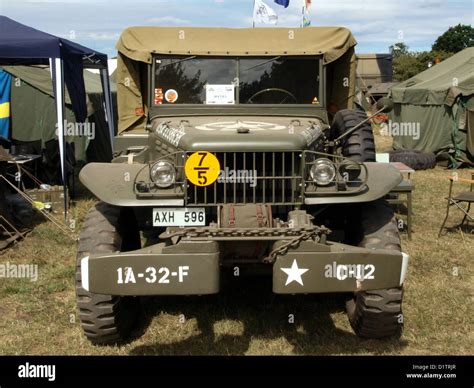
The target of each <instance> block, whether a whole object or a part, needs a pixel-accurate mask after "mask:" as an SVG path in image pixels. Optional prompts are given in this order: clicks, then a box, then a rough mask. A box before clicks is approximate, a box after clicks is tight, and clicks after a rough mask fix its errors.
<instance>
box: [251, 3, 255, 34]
mask: <svg viewBox="0 0 474 388" xmlns="http://www.w3.org/2000/svg"><path fill="white" fill-rule="evenodd" d="M252 19H253V23H252V28H255V0H253V10H252Z"/></svg>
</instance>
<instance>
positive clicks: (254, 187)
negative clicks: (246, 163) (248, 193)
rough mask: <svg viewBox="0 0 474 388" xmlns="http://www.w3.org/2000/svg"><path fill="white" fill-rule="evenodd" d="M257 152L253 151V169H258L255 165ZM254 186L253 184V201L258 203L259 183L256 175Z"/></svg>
mask: <svg viewBox="0 0 474 388" xmlns="http://www.w3.org/2000/svg"><path fill="white" fill-rule="evenodd" d="M255 162H256V161H255V152H253V153H252V171H256V170H257V168H256V166H255ZM254 179H255V181H254V186H253V188H252V189H253V195H252V203H257V185H258V179H257V177H254Z"/></svg>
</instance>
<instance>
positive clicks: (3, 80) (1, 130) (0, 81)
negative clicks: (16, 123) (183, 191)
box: [0, 69, 12, 139]
mask: <svg viewBox="0 0 474 388" xmlns="http://www.w3.org/2000/svg"><path fill="white" fill-rule="evenodd" d="M11 85H12V76H11V75H10V74H8V73H6V72H5V71H3V70H2V69H0V137H3V138H5V139H8V133H9V130H10V87H11Z"/></svg>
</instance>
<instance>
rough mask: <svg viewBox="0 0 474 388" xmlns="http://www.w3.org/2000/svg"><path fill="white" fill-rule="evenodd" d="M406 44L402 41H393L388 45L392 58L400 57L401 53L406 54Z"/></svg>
mask: <svg viewBox="0 0 474 388" xmlns="http://www.w3.org/2000/svg"><path fill="white" fill-rule="evenodd" d="M408 48H409V47H408V46H407V45H406V44H405V43H403V42H398V43H395V44H394V45H392V46H390V52H391V53H392V56H393V58H394V59H396V58H399V57H401V56H402V55H407V54H408V53H409V51H408Z"/></svg>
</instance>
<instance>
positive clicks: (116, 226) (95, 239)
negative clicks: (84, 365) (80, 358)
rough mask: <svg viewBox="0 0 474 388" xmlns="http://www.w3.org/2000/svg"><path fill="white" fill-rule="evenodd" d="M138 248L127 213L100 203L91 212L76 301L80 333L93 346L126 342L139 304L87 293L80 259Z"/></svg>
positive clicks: (137, 236) (80, 245)
mask: <svg viewBox="0 0 474 388" xmlns="http://www.w3.org/2000/svg"><path fill="white" fill-rule="evenodd" d="M139 248H140V234H139V232H138V228H137V227H136V223H135V222H134V218H132V217H130V215H128V214H127V209H120V208H118V207H114V206H111V205H108V204H106V203H103V202H99V203H98V204H97V205H95V206H94V207H93V208H92V209H91V210H90V212H89V214H88V215H87V217H86V219H85V221H84V225H83V227H82V230H81V235H80V239H79V243H78V249H77V262H76V264H77V266H76V301H77V307H78V310H79V319H80V321H81V326H82V329H83V331H84V334H85V335H86V337H87V338H88V339H89V340H90V341H91V342H92V343H93V344H100V345H110V344H116V343H120V342H123V341H125V340H127V339H128V338H129V337H130V334H131V332H132V330H133V328H134V327H135V323H136V322H137V318H138V316H139V313H140V300H139V299H138V298H134V297H121V296H111V295H100V294H94V293H91V292H88V291H86V290H85V289H84V288H82V284H81V259H82V258H83V257H86V256H89V255H90V254H107V253H112V252H117V251H130V250H135V249H139Z"/></svg>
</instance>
